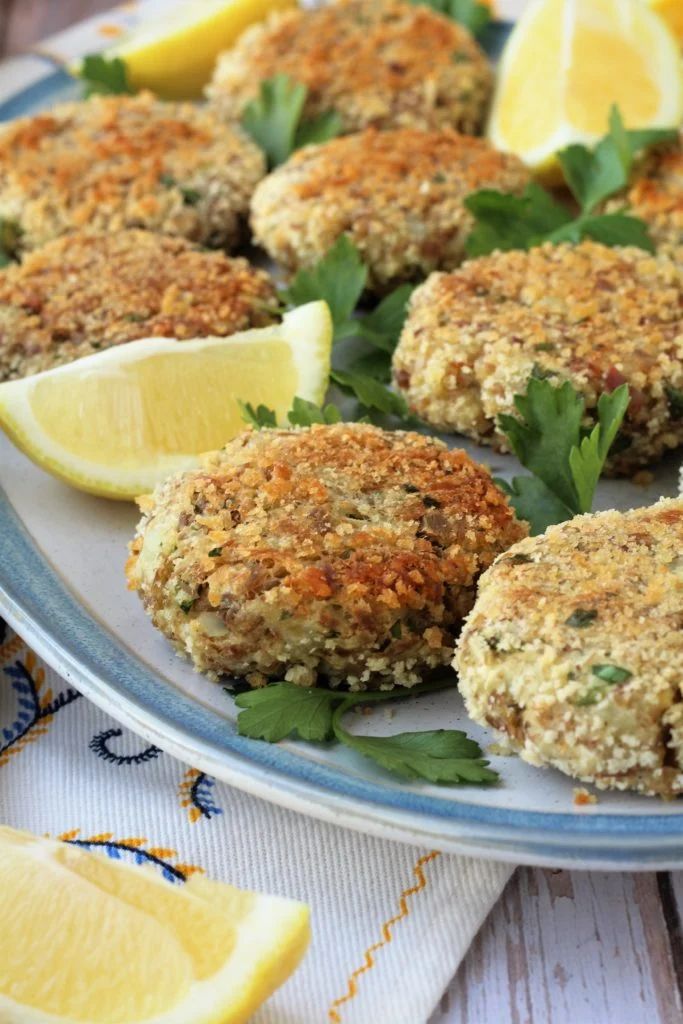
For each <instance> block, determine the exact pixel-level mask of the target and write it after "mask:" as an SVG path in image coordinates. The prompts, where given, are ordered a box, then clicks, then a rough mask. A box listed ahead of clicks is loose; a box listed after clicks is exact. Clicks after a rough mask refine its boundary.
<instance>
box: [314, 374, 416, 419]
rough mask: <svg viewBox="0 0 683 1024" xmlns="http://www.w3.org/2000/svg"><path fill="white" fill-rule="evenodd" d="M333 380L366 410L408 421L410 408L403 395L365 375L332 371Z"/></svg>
mask: <svg viewBox="0 0 683 1024" xmlns="http://www.w3.org/2000/svg"><path fill="white" fill-rule="evenodd" d="M330 377H331V379H332V380H333V381H334V382H335V384H338V385H339V387H340V388H341V389H342V391H346V392H348V393H349V394H352V395H354V396H355V397H356V398H357V399H358V401H359V402H360V404H361V406H362V407H363V408H364V409H366V410H373V409H374V410H376V411H377V412H381V413H384V415H385V416H398V417H399V418H400V419H406V418H407V416H408V406H407V405H406V403H405V399H404V398H403V397H402V396H401V395H397V394H396V392H395V391H390V390H389V388H387V387H385V385H384V384H381V383H380V382H379V381H377V380H375V379H374V378H373V377H369V376H368V375H367V374H363V373H351V372H347V371H345V370H332V372H331V374H330Z"/></svg>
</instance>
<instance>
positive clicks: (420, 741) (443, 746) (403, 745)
mask: <svg viewBox="0 0 683 1024" xmlns="http://www.w3.org/2000/svg"><path fill="white" fill-rule="evenodd" d="M452 685H453V684H452V682H451V681H450V680H448V681H446V680H439V681H435V682H431V683H421V684H419V685H417V686H414V687H412V688H399V689H395V690H391V691H388V692H383V691H371V692H363V693H352V694H349V693H345V692H341V693H340V692H339V691H338V690H324V689H321V688H317V687H315V688H310V689H308V688H303V687H300V686H295V685H293V684H292V683H273V684H271V685H270V686H266V687H263V688H261V689H258V690H252V691H251V692H250V693H241V694H239V695H238V696H237V697H236V698H235V703H236V704H237V706H238V707H239V708H242V709H243V710H242V711H241V712H240V714H239V715H238V716H237V728H238V731H239V732H240V734H241V735H242V736H250V737H252V738H253V739H261V740H266V741H267V742H269V743H276V742H277V741H278V740H282V739H284V738H285V737H287V736H298V737H299V738H300V739H304V740H309V741H313V742H323V741H326V740H332V739H336V740H337V741H338V742H339V743H343V744H344V745H345V746H347V747H350V748H351V749H352V750H355V751H356V752H357V753H359V754H362V755H363V756H364V757H369V758H371V759H372V760H373V761H375V763H377V764H379V765H381V766H382V767H383V768H385V769H386V770H387V771H390V772H393V773H394V774H396V775H400V776H401V777H402V778H407V779H427V780H428V781H429V782H434V783H449V784H456V783H463V782H465V783H477V784H484V785H488V784H490V783H492V782H496V781H497V779H498V774H497V773H496V772H494V771H492V770H491V769H490V768H488V767H487V765H488V761H486V760H484V758H483V757H482V751H481V748H480V747H479V745H478V744H477V743H475V742H474V741H473V740H470V739H468V738H467V736H466V735H465V733H464V732H460V731H459V730H450V729H449V730H446V729H436V730H430V731H427V732H403V733H398V734H396V735H394V736H359V735H357V734H355V733H351V732H349V731H348V730H347V729H345V728H344V726H343V724H342V720H343V718H344V715H346V713H347V712H348V711H350V710H351V709H352V708H354V707H358V706H362V705H366V704H375V703H381V702H385V701H389V700H397V699H401V698H405V697H416V696H419V695H420V694H422V693H434V692H436V691H437V690H442V689H444V688H446V687H449V688H450V687H451V686H452Z"/></svg>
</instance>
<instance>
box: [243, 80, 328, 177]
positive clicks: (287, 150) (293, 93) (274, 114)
mask: <svg viewBox="0 0 683 1024" xmlns="http://www.w3.org/2000/svg"><path fill="white" fill-rule="evenodd" d="M307 95H308V89H307V88H306V86H305V85H303V84H302V83H301V82H297V81H295V79H293V78H290V76H289V75H284V74H279V75H274V76H273V77H272V78H267V79H266V80H265V81H264V82H261V87H260V90H259V95H258V96H257V97H256V99H253V100H252V101H251V102H250V103H248V104H247V106H246V107H245V108H244V112H243V114H242V126H243V127H244V129H245V131H247V132H248V133H249V135H251V137H252V139H253V140H254V142H255V143H256V144H257V145H258V146H260V147H261V149H262V150H263V152H264V153H265V154H266V157H267V159H268V164H269V166H270V167H277V165H278V164H282V163H284V162H285V160H287V159H288V157H289V156H290V155H291V154H292V153H293V152H294V150H295V149H299V147H300V146H305V145H308V144H309V143H311V142H326V141H327V140H328V139H333V138H334V137H335V136H336V135H339V133H340V131H341V128H342V124H341V118H340V117H339V115H338V114H337V113H335V112H334V111H327V112H325V113H323V114H321V115H320V116H319V117H317V118H314V119H310V120H302V117H303V110H304V105H305V103H306V97H307Z"/></svg>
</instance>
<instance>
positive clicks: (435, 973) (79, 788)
mask: <svg viewBox="0 0 683 1024" xmlns="http://www.w3.org/2000/svg"><path fill="white" fill-rule="evenodd" d="M0 821H1V822H2V823H3V824H7V825H13V826H15V827H16V828H25V829H29V830H31V831H32V832H37V833H41V834H42V833H48V834H49V835H51V836H60V837H61V838H63V839H65V840H66V841H67V842H70V843H75V844H77V845H79V846H83V847H85V848H87V849H91V850H94V851H97V852H99V853H100V854H102V855H108V856H110V857H115V858H121V859H124V860H127V861H130V862H133V863H137V864H147V865H150V866H151V867H152V868H153V869H154V870H156V871H159V872H160V873H161V874H162V875H164V876H165V877H166V878H167V879H168V880H169V881H170V882H173V883H175V884H179V885H182V883H183V881H184V880H185V878H186V877H187V876H188V874H189V873H191V872H193V871H206V872H207V874H208V875H209V876H210V877H212V878H217V879H221V880H223V881H226V882H230V883H232V884H234V885H238V886H242V887H244V888H249V889H258V890H261V891H263V892H269V893H275V894H278V895H282V896H290V897H294V898H296V899H300V900H304V901H305V902H307V903H308V904H310V906H311V909H312V926H313V942H312V945H311V948H310V950H309V952H308V954H307V956H306V958H305V960H304V962H303V964H302V966H301V967H300V968H299V970H298V971H297V972H296V973H295V974H294V976H293V977H292V978H291V979H290V980H289V981H288V982H287V983H286V984H285V985H284V986H283V988H282V989H280V991H279V992H277V993H276V994H275V995H274V996H273V997H272V998H271V999H270V1000H269V1001H268V1003H267V1004H266V1005H265V1006H264V1007H263V1009H262V1010H261V1011H260V1012H259V1013H258V1014H257V1015H256V1017H255V1018H254V1021H255V1022H256V1024H425V1022H427V1021H428V1019H429V1017H430V1015H431V1014H432V1012H433V1010H434V1008H435V1007H436V1005H437V1004H438V1002H439V999H440V997H441V995H442V994H443V992H444V990H445V989H446V987H447V985H448V983H449V981H450V980H451V978H452V976H453V974H454V973H455V971H456V969H457V967H458V964H459V963H460V961H461V959H462V957H463V956H464V954H465V952H466V951H467V948H468V946H469V945H470V943H471V941H472V938H473V937H474V935H475V934H476V932H477V930H478V928H479V926H480V925H481V923H482V921H483V920H484V918H485V916H486V914H487V913H488V911H489V909H490V907H491V906H492V905H493V904H494V903H495V901H496V900H497V898H498V896H499V895H500V893H501V891H502V889H503V887H504V885H505V883H506V881H507V880H508V878H509V876H510V873H511V871H512V869H511V868H510V867H508V866H507V865H503V864H494V863H489V862H485V861H477V860H472V859H471V858H468V857H454V856H450V855H446V854H441V853H439V852H438V851H436V850H420V849H417V848H415V847H412V846H407V845H403V844H399V843H392V842H387V841H384V840H380V839H375V838H372V837H370V836H364V835H360V834H359V833H355V832H350V831H346V830H344V829H340V828H336V827H334V826H332V825H327V824H324V823H322V822H318V821H315V820H313V819H312V818H307V817H303V816H300V815H298V814H294V813H292V812H290V811H286V810H282V809H281V808H279V807H276V806H274V805H271V804H268V803H265V802H264V801H262V800H258V799H256V798H255V797H251V796H247V795H245V794H243V793H240V792H239V791H238V790H236V789H232V788H231V787H229V786H226V785H224V784H222V783H219V782H216V781H215V780H214V779H212V778H210V777H209V776H207V775H204V774H203V773H201V772H199V771H197V770H195V769H194V768H192V767H188V766H187V765H183V764H181V763H180V762H179V761H176V760H174V759H173V758H172V757H170V756H169V755H168V754H164V753H163V752H162V751H161V750H160V749H159V748H158V747H155V746H150V745H149V744H147V743H146V742H145V741H144V740H142V739H140V738H139V737H137V736H135V735H134V734H133V733H130V732H129V731H128V730H126V729H123V728H122V727H121V726H119V725H118V724H117V723H116V722H115V721H114V720H113V719H111V718H109V717H108V716H107V715H105V714H104V713H103V712H102V711H100V710H99V709H98V708H96V707H95V706H94V705H92V704H90V703H89V702H88V701H87V700H86V699H85V698H83V697H81V695H80V694H79V693H78V692H77V691H76V690H74V689H72V688H71V687H70V686H68V685H67V684H66V683H65V682H64V680H62V679H60V677H59V676H58V675H57V674H56V673H54V672H53V671H52V670H51V669H49V668H47V667H46V666H45V665H44V664H43V663H42V662H41V661H40V660H39V659H37V658H36V657H35V655H34V654H33V653H32V652H31V651H30V650H29V649H28V648H27V647H26V645H25V644H24V643H23V642H22V641H21V639H20V638H19V637H17V636H16V635H15V634H14V633H13V632H12V631H11V630H10V629H9V628H7V627H5V625H4V624H3V623H2V620H0ZM444 1020H445V1019H444V1018H443V1017H440V1018H439V1022H440V1024H441V1022H443V1021H444Z"/></svg>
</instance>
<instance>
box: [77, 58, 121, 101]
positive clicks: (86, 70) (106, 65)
mask: <svg viewBox="0 0 683 1024" xmlns="http://www.w3.org/2000/svg"><path fill="white" fill-rule="evenodd" d="M78 77H79V78H80V79H81V80H82V82H83V91H84V95H85V96H86V97H87V96H95V95H99V96H114V95H129V96H132V95H133V94H134V93H135V89H133V88H132V86H131V84H130V82H129V81H128V70H127V68H126V64H125V61H123V60H121V58H120V57H111V58H109V57H103V56H102V54H100V53H91V54H89V55H88V56H87V57H84V58H83V61H82V63H81V66H80V69H79V71H78Z"/></svg>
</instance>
